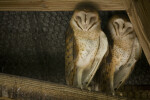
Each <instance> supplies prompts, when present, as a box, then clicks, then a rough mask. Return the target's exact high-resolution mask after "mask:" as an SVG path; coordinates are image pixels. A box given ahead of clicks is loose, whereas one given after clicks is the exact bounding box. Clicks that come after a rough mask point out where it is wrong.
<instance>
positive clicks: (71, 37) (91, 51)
mask: <svg viewBox="0 0 150 100" xmlns="http://www.w3.org/2000/svg"><path fill="white" fill-rule="evenodd" d="M107 52H108V41H107V37H106V35H105V33H104V32H103V31H102V30H101V25H100V18H99V14H98V11H97V9H96V8H95V7H94V6H92V5H90V4H82V5H80V6H78V7H77V8H76V9H75V11H74V13H73V16H72V18H71V20H70V27H69V29H68V31H67V33H66V52H65V77H66V83H67V84H68V85H71V86H75V87H79V88H81V89H83V88H84V89H87V88H88V85H89V84H90V82H91V80H92V79H93V77H94V75H95V73H96V71H97V70H98V68H99V66H100V64H101V62H102V60H103V58H104V57H105V56H106V55H107Z"/></svg>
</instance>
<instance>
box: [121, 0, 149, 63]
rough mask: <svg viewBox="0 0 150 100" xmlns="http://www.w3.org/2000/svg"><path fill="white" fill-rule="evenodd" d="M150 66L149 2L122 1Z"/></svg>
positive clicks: (139, 0) (137, 0)
mask: <svg viewBox="0 0 150 100" xmlns="http://www.w3.org/2000/svg"><path fill="white" fill-rule="evenodd" d="M122 3H123V5H124V7H125V9H126V11H127V14H128V16H129V18H130V20H131V22H132V24H133V27H134V29H135V31H136V34H137V37H138V39H139V41H140V44H141V46H142V48H143V51H144V53H145V56H146V58H147V60H148V62H149V64H150V1H149V0H122Z"/></svg>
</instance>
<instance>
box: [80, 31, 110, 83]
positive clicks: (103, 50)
mask: <svg viewBox="0 0 150 100" xmlns="http://www.w3.org/2000/svg"><path fill="white" fill-rule="evenodd" d="M107 54H108V40H107V37H106V35H105V33H104V32H103V31H101V33H100V38H99V48H98V51H97V54H96V56H95V59H94V62H93V64H92V66H91V70H89V71H88V72H86V73H87V74H85V76H86V77H85V79H84V81H83V84H85V85H86V86H88V85H89V84H90V82H91V80H92V79H93V77H94V75H95V73H96V71H97V70H98V68H99V66H100V64H101V62H102V60H103V58H104V57H105V56H107Z"/></svg>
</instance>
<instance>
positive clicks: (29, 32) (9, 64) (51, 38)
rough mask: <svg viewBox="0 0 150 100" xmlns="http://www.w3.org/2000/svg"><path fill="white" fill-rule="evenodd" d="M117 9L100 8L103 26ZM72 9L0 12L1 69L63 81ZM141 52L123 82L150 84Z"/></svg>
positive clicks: (146, 65)
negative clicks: (65, 10) (66, 43)
mask: <svg viewBox="0 0 150 100" xmlns="http://www.w3.org/2000/svg"><path fill="white" fill-rule="evenodd" d="M116 13H121V14H122V13H123V14H124V12H100V16H101V19H102V29H103V30H104V31H105V32H106V33H107V29H106V27H107V22H108V19H109V18H110V17H111V16H112V15H113V14H116ZM71 16H72V12H0V72H3V73H9V74H14V75H20V76H26V77H31V78H36V79H41V80H46V81H51V82H57V83H60V84H65V76H64V74H65V73H64V68H65V67H64V66H65V65H64V62H65V61H64V52H65V32H66V30H67V27H68V25H69V20H70V18H71ZM149 73H150V67H149V65H148V63H147V61H146V58H145V56H144V54H143V55H142V57H141V59H140V61H139V62H138V63H137V65H136V67H135V69H134V71H133V73H132V75H131V77H130V78H129V80H128V81H127V83H126V84H137V85H147V84H149V85H150V74H149Z"/></svg>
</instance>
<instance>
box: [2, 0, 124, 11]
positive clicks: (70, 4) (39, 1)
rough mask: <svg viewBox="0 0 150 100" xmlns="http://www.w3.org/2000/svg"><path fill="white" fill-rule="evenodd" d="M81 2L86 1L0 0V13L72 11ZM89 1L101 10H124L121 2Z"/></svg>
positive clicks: (112, 0) (114, 0)
mask: <svg viewBox="0 0 150 100" xmlns="http://www.w3.org/2000/svg"><path fill="white" fill-rule="evenodd" d="M81 1H87V0H0V11H72V10H74V8H75V6H76V4H77V3H79V2H81ZM89 1H90V0H89ZM91 1H92V2H95V3H96V4H97V5H98V6H99V8H100V9H101V10H124V8H123V6H122V5H121V0H91Z"/></svg>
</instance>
